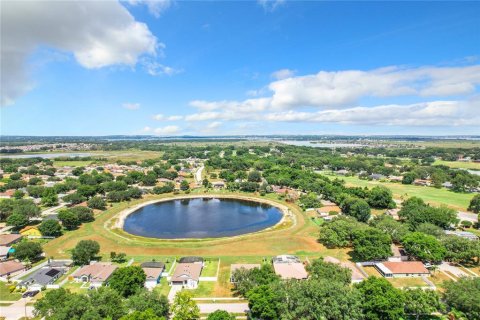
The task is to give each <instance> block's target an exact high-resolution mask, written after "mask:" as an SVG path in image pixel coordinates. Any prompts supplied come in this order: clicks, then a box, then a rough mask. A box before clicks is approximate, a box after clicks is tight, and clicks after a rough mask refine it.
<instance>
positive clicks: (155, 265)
mask: <svg viewBox="0 0 480 320" xmlns="http://www.w3.org/2000/svg"><path fill="white" fill-rule="evenodd" d="M140 267H142V268H158V269H162V270H163V269H165V263H163V262H160V261H148V262H144V263H142V264H141V265H140Z"/></svg>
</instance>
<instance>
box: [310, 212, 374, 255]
mask: <svg viewBox="0 0 480 320" xmlns="http://www.w3.org/2000/svg"><path fill="white" fill-rule="evenodd" d="M366 227H367V225H365V224H363V223H360V222H358V221H357V219H355V218H352V217H348V216H339V217H336V218H335V219H333V220H332V221H330V222H327V223H325V224H324V225H323V226H322V228H321V230H320V237H319V239H318V241H319V242H321V243H322V244H323V245H325V246H326V247H327V248H337V247H348V246H350V245H351V243H352V241H353V234H354V233H355V231H356V230H360V229H363V228H366Z"/></svg>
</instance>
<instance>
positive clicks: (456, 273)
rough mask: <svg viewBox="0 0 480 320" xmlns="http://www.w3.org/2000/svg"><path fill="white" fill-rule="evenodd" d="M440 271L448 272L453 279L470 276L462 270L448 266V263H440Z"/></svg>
mask: <svg viewBox="0 0 480 320" xmlns="http://www.w3.org/2000/svg"><path fill="white" fill-rule="evenodd" d="M438 269H439V270H441V271H444V272H445V271H448V272H450V273H451V274H453V275H454V276H455V277H457V278H460V277H469V276H470V275H469V274H467V273H466V272H464V271H463V270H461V269H459V268H457V267H455V266H453V265H451V264H449V263H448V262H442V264H441V265H440V266H439V268H438Z"/></svg>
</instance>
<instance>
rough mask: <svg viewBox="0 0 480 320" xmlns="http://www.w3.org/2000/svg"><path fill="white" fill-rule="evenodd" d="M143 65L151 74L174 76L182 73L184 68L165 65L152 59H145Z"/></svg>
mask: <svg viewBox="0 0 480 320" xmlns="http://www.w3.org/2000/svg"><path fill="white" fill-rule="evenodd" d="M142 65H143V68H144V69H145V71H146V72H147V73H148V74H149V75H151V76H158V75H167V76H173V75H175V74H178V73H181V72H182V70H180V69H175V68H172V67H169V66H166V65H163V64H161V63H159V62H157V61H155V60H152V59H143V60H142Z"/></svg>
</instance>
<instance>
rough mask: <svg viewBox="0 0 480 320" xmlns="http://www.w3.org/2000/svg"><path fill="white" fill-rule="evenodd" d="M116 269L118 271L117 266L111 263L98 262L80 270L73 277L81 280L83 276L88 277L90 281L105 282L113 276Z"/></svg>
mask: <svg viewBox="0 0 480 320" xmlns="http://www.w3.org/2000/svg"><path fill="white" fill-rule="evenodd" d="M115 269H117V266H115V265H112V264H111V263H100V262H97V263H93V264H89V265H86V266H83V267H82V268H80V269H78V270H77V271H76V272H75V273H74V274H73V277H75V278H79V277H82V276H88V277H89V278H90V281H95V282H103V281H105V280H107V279H108V278H109V277H110V276H111V275H112V273H113V271H115Z"/></svg>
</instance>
